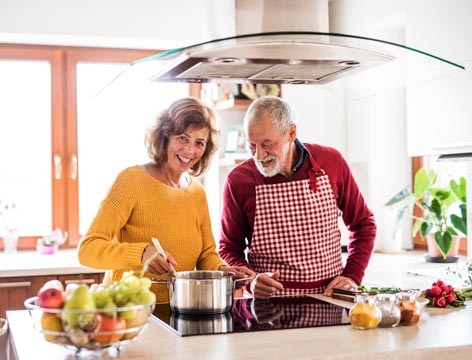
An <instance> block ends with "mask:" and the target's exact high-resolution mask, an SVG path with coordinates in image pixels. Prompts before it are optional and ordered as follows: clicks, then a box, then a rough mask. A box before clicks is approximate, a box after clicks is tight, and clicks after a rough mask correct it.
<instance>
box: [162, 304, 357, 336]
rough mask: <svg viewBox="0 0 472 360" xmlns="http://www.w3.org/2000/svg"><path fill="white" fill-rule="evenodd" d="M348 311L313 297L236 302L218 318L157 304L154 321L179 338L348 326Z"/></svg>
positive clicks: (218, 315)
mask: <svg viewBox="0 0 472 360" xmlns="http://www.w3.org/2000/svg"><path fill="white" fill-rule="evenodd" d="M348 315H349V309H346V308H344V307H342V306H338V305H335V304H330V303H327V302H324V301H321V300H318V299H314V298H311V297H284V298H271V299H269V300H255V299H235V300H234V303H233V307H232V310H231V311H230V312H227V313H224V314H217V315H193V314H192V315H186V314H179V313H176V312H172V310H171V308H170V306H169V304H156V307H155V309H154V312H153V316H154V318H155V319H156V320H157V321H158V322H159V323H160V324H162V325H163V326H165V327H166V328H168V329H170V330H172V331H173V332H175V333H176V334H178V335H180V336H191V335H209V334H226V333H238V332H249V331H263V330H264V331H266V330H279V329H296V328H305V327H319V326H333V325H347V324H349V317H348Z"/></svg>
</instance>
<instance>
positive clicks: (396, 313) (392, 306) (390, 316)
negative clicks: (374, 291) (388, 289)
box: [376, 294, 401, 327]
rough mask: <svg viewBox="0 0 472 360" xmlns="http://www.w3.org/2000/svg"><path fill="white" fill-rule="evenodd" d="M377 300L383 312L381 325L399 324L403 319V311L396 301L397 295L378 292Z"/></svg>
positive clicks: (392, 325)
mask: <svg viewBox="0 0 472 360" xmlns="http://www.w3.org/2000/svg"><path fill="white" fill-rule="evenodd" d="M376 300H377V306H378V307H379V309H380V312H381V313H382V320H380V323H379V327H395V326H397V325H398V323H399V322H400V319H401V311H400V307H399V306H398V305H397V303H396V300H397V298H396V296H395V295H393V294H378V295H377V297H376Z"/></svg>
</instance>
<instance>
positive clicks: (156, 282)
mask: <svg viewBox="0 0 472 360" xmlns="http://www.w3.org/2000/svg"><path fill="white" fill-rule="evenodd" d="M151 284H164V285H170V281H169V280H162V279H151Z"/></svg>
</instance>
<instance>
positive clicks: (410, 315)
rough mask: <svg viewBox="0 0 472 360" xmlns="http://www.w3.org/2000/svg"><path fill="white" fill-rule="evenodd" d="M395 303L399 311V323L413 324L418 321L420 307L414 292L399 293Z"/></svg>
mask: <svg viewBox="0 0 472 360" xmlns="http://www.w3.org/2000/svg"><path fill="white" fill-rule="evenodd" d="M397 304H398V306H399V307H400V312H401V318H400V325H414V324H417V323H418V321H420V318H421V313H422V309H421V305H420V304H419V303H418V302H417V301H416V295H415V294H412V293H400V294H399V295H398V302H397Z"/></svg>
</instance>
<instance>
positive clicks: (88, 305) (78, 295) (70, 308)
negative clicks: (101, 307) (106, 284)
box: [63, 284, 96, 328]
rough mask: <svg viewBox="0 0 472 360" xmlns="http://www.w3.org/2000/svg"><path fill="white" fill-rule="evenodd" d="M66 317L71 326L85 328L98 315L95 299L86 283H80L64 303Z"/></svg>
mask: <svg viewBox="0 0 472 360" xmlns="http://www.w3.org/2000/svg"><path fill="white" fill-rule="evenodd" d="M63 313H64V319H65V320H66V322H67V324H68V325H69V326H71V327H77V326H79V327H82V328H85V327H87V325H88V324H89V323H91V322H92V321H93V320H94V318H95V315H96V307H95V301H94V300H93V297H92V294H90V292H89V287H88V286H87V285H86V284H81V285H79V286H78V287H77V288H76V289H75V290H74V291H73V292H72V293H71V294H70V295H69V297H68V298H67V299H66V301H65V303H64V311H63Z"/></svg>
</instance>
